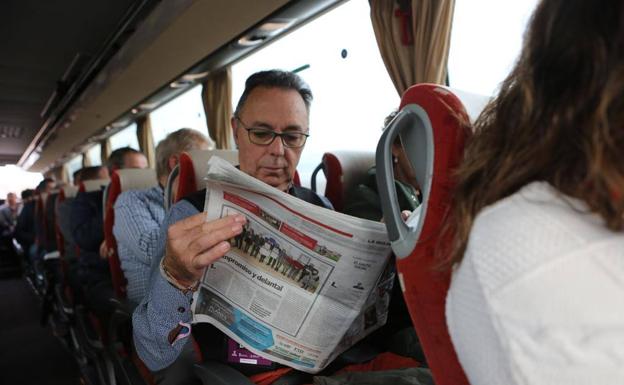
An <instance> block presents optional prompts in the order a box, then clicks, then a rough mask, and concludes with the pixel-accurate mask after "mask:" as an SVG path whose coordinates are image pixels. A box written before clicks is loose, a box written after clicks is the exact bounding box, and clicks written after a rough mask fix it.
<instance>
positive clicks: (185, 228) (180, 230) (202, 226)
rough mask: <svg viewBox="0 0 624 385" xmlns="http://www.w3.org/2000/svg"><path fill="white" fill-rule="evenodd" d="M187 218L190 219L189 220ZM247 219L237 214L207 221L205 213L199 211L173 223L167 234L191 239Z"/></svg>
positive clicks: (170, 237) (172, 236) (171, 237)
mask: <svg viewBox="0 0 624 385" xmlns="http://www.w3.org/2000/svg"><path fill="white" fill-rule="evenodd" d="M198 219H201V220H198ZM187 220H189V221H188V222H187ZM245 221H246V218H245V217H244V216H243V215H240V214H237V215H228V216H225V217H223V218H219V219H215V220H213V221H209V222H206V221H205V215H204V213H199V214H195V215H193V216H191V217H188V218H186V219H183V220H181V221H179V222H176V223H174V224H173V225H171V226H170V227H169V229H168V231H167V235H168V238H169V239H170V240H174V239H178V238H182V239H186V240H187V241H191V240H193V239H195V238H197V237H200V236H202V233H206V232H210V231H214V230H215V229H217V228H219V227H223V226H229V225H230V224H231V223H240V224H244V223H245Z"/></svg>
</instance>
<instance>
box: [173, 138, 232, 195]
mask: <svg viewBox="0 0 624 385" xmlns="http://www.w3.org/2000/svg"><path fill="white" fill-rule="evenodd" d="M213 156H218V157H219V158H222V159H223V160H225V161H228V162H230V163H231V164H232V165H238V150H192V151H189V152H183V153H182V154H181V155H180V163H179V165H178V166H179V175H180V176H179V183H178V191H177V193H176V200H179V199H180V198H182V197H185V196H186V195H188V194H191V193H193V192H195V191H197V190H199V189H201V188H203V186H204V177H205V176H206V172H207V171H208V160H209V159H210V158H211V157H213Z"/></svg>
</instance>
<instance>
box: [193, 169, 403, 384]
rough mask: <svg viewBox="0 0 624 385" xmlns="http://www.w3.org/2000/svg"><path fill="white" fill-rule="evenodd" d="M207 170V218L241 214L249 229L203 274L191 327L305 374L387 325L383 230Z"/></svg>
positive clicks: (389, 277)
mask: <svg viewBox="0 0 624 385" xmlns="http://www.w3.org/2000/svg"><path fill="white" fill-rule="evenodd" d="M208 165H209V167H208V173H207V178H206V180H207V182H206V187H207V189H206V203H205V206H204V207H205V213H206V219H207V220H214V219H218V218H221V217H223V216H226V215H230V214H235V213H240V214H243V215H245V216H246V217H247V224H246V225H245V227H244V229H243V232H242V233H241V234H239V235H238V236H236V237H235V238H232V239H231V240H230V244H231V246H232V248H231V249H230V251H229V252H228V253H227V254H226V255H225V256H223V257H222V258H221V259H219V260H218V261H216V262H215V263H213V264H212V265H211V266H210V267H208V268H207V269H206V271H205V272H204V275H203V277H202V280H201V286H200V290H199V291H198V292H197V293H195V299H194V301H193V303H194V305H193V312H194V321H195V322H209V323H211V324H213V325H215V326H216V327H217V328H218V329H219V330H221V331H222V332H223V333H225V334H226V335H228V336H229V337H230V338H232V339H233V340H234V341H236V342H237V343H239V344H241V345H243V346H244V347H245V348H247V349H248V350H249V351H251V352H253V353H255V354H257V355H259V356H261V357H263V358H265V359H268V360H271V361H274V362H278V363H281V364H284V365H288V366H290V367H293V368H295V369H298V370H302V371H306V372H309V373H316V372H318V371H320V370H322V369H323V368H324V367H325V366H327V365H328V364H329V363H330V362H331V361H332V360H333V359H334V358H335V357H336V356H337V355H339V354H340V353H342V352H343V351H344V350H346V349H348V348H349V347H351V346H352V345H353V344H355V343H356V342H357V341H359V340H361V339H362V338H364V337H365V336H366V335H367V334H369V333H370V332H372V331H373V330H375V329H377V328H379V327H381V326H382V325H383V324H385V322H386V318H387V311H388V303H389V300H390V293H391V291H392V282H393V274H392V270H391V269H388V259H389V256H390V252H391V250H390V243H389V241H388V238H387V234H386V229H385V226H384V225H383V224H382V223H379V222H373V221H368V220H364V219H359V218H355V217H351V216H348V215H344V214H341V213H338V212H334V211H331V210H328V209H324V208H321V207H318V206H314V205H312V204H310V203H307V202H304V201H302V200H300V199H298V198H295V197H293V196H291V195H289V194H286V193H284V192H281V191H279V190H277V189H275V188H273V187H271V186H269V185H267V184H265V183H264V182H262V181H259V180H257V179H255V178H253V177H251V176H249V175H247V174H245V173H243V172H241V171H239V170H238V169H236V168H235V167H233V166H232V165H230V164H229V163H228V162H226V161H224V160H222V159H220V158H217V157H212V158H211V159H210V161H209V162H208ZM233 354H236V353H233ZM240 362H244V361H243V360H241V361H240Z"/></svg>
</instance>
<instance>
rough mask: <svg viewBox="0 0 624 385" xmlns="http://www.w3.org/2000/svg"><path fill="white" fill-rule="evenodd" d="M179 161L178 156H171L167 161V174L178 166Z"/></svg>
mask: <svg viewBox="0 0 624 385" xmlns="http://www.w3.org/2000/svg"><path fill="white" fill-rule="evenodd" d="M179 161H180V156H179V155H178V154H173V155H171V156H170V157H169V159H167V168H168V169H169V172H171V171H173V169H174V168H175V166H177V165H178V162H179Z"/></svg>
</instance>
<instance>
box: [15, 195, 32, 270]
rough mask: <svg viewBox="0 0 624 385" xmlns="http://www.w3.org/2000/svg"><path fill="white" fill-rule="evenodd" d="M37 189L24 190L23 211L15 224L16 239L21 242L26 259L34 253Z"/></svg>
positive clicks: (26, 260) (28, 259)
mask: <svg viewBox="0 0 624 385" xmlns="http://www.w3.org/2000/svg"><path fill="white" fill-rule="evenodd" d="M34 193H35V190H31V189H27V190H24V191H22V194H21V195H22V211H21V212H20V213H19V215H18V217H17V224H16V226H15V240H17V242H18V243H19V244H20V246H21V247H22V250H23V252H24V256H23V257H24V261H25V262H26V263H28V262H29V261H30V255H31V254H32V253H34V251H33V246H34V244H35V227H34V226H35V223H34V221H35V201H34Z"/></svg>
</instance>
